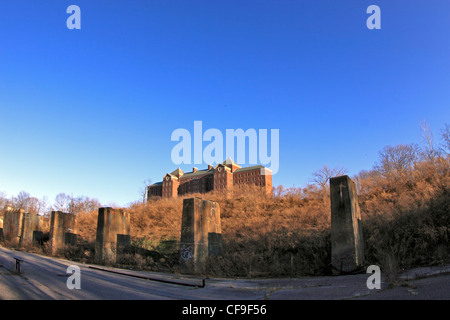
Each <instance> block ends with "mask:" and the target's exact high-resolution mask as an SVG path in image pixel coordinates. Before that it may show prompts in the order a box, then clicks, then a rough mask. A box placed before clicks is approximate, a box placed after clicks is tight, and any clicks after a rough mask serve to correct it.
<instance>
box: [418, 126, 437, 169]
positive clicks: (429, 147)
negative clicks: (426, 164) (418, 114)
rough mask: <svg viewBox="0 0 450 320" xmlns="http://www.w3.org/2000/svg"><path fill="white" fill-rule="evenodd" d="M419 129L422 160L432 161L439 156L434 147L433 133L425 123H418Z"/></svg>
mask: <svg viewBox="0 0 450 320" xmlns="http://www.w3.org/2000/svg"><path fill="white" fill-rule="evenodd" d="M420 129H421V131H422V134H421V136H420V140H421V142H422V152H421V154H422V157H423V159H424V160H428V161H430V160H431V161H432V160H434V159H435V158H436V157H438V156H439V149H437V148H435V146H434V141H433V132H432V131H431V128H430V125H429V124H428V123H427V122H426V121H421V122H420Z"/></svg>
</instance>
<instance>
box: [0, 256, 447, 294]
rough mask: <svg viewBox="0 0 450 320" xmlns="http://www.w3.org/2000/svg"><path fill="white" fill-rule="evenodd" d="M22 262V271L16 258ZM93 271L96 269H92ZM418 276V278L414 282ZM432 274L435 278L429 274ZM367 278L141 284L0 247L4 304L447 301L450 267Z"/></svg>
mask: <svg viewBox="0 0 450 320" xmlns="http://www.w3.org/2000/svg"><path fill="white" fill-rule="evenodd" d="M14 258H20V259H22V260H23V262H22V263H21V273H20V274H18V273H17V272H16V269H15V259H14ZM71 265H75V266H78V267H79V268H80V287H81V288H80V289H69V288H68V286H67V280H68V278H69V276H71V275H72V273H67V268H68V267H69V266H71ZM94 267H95V266H94ZM97 267H99V268H103V269H107V270H111V271H118V272H127V273H129V274H131V275H135V276H136V275H137V276H143V277H150V278H154V279H161V280H167V281H172V282H183V283H185V284H186V283H187V284H201V283H202V281H201V280H202V279H201V278H196V277H188V276H180V275H174V274H163V273H155V272H143V271H131V270H120V269H114V268H106V267H102V266H97ZM417 274H419V275H421V277H420V278H419V279H417ZM430 275H433V276H430ZM369 276H370V275H369V274H359V275H352V276H334V277H305V278H296V279H206V281H205V287H203V288H201V287H190V286H183V285H178V284H171V283H165V282H158V281H152V280H145V279H141V278H135V277H130V276H127V275H121V274H116V273H111V272H106V271H103V270H98V269H93V268H92V265H85V264H81V263H76V262H72V261H68V260H64V259H57V258H51V257H46V256H41V255H37V254H32V253H27V252H22V251H12V250H9V249H6V248H3V247H0V299H3V300H129V299H131V300H143V299H145V300H158V299H159V300H170V299H176V300H184V299H187V300H216V299H218V300H266V299H275V300H278V299H279V300H291V299H295V300H305V299H313V300H336V299H376V300H380V299H382V300H386V299H389V300H390V299H402V300H405V299H407V300H409V299H419V300H423V299H446V300H449V299H450V266H446V267H441V268H422V269H416V270H412V271H410V272H409V273H407V274H405V275H404V276H405V277H409V279H410V280H408V281H407V282H405V284H404V285H403V286H398V287H394V288H392V289H390V288H388V287H387V283H386V281H384V280H383V278H382V283H381V289H379V290H378V289H373V290H370V289H368V288H367V285H366V281H367V279H368V277H369Z"/></svg>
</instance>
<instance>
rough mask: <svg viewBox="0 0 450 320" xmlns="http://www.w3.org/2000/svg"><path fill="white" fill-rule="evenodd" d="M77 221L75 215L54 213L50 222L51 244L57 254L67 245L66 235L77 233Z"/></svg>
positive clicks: (53, 251)
mask: <svg viewBox="0 0 450 320" xmlns="http://www.w3.org/2000/svg"><path fill="white" fill-rule="evenodd" d="M75 229H76V219H75V215H74V214H73V213H66V212H61V211H52V215H51V220H50V243H51V245H52V253H53V254H55V253H56V252H57V251H58V250H59V249H62V248H64V246H65V244H66V235H65V234H66V233H75Z"/></svg>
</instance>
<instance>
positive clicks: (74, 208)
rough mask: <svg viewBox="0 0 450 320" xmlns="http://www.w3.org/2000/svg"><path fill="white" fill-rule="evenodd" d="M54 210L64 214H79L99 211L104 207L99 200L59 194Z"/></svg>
mask: <svg viewBox="0 0 450 320" xmlns="http://www.w3.org/2000/svg"><path fill="white" fill-rule="evenodd" d="M53 206H54V209H55V210H58V211H63V212H70V213H79V212H89V211H95V210H98V208H100V207H101V206H102V205H101V203H100V202H99V201H98V200H97V199H92V198H89V197H85V196H79V197H76V198H75V197H73V196H72V195H67V194H65V193H59V194H58V195H56V197H55V202H54V205H53Z"/></svg>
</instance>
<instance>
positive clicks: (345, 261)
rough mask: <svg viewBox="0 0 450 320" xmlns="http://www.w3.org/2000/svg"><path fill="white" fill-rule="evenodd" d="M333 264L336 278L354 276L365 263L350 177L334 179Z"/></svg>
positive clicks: (332, 196) (331, 182) (355, 200)
mask: <svg viewBox="0 0 450 320" xmlns="http://www.w3.org/2000/svg"><path fill="white" fill-rule="evenodd" d="M330 198H331V264H332V266H333V273H334V274H341V273H348V272H353V271H355V270H357V269H359V268H360V267H362V265H363V262H364V242H363V233H362V225H361V214H360V211H359V205H358V196H357V193H356V185H355V183H354V182H353V181H352V180H351V179H350V178H349V177H348V176H340V177H335V178H331V179H330Z"/></svg>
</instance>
